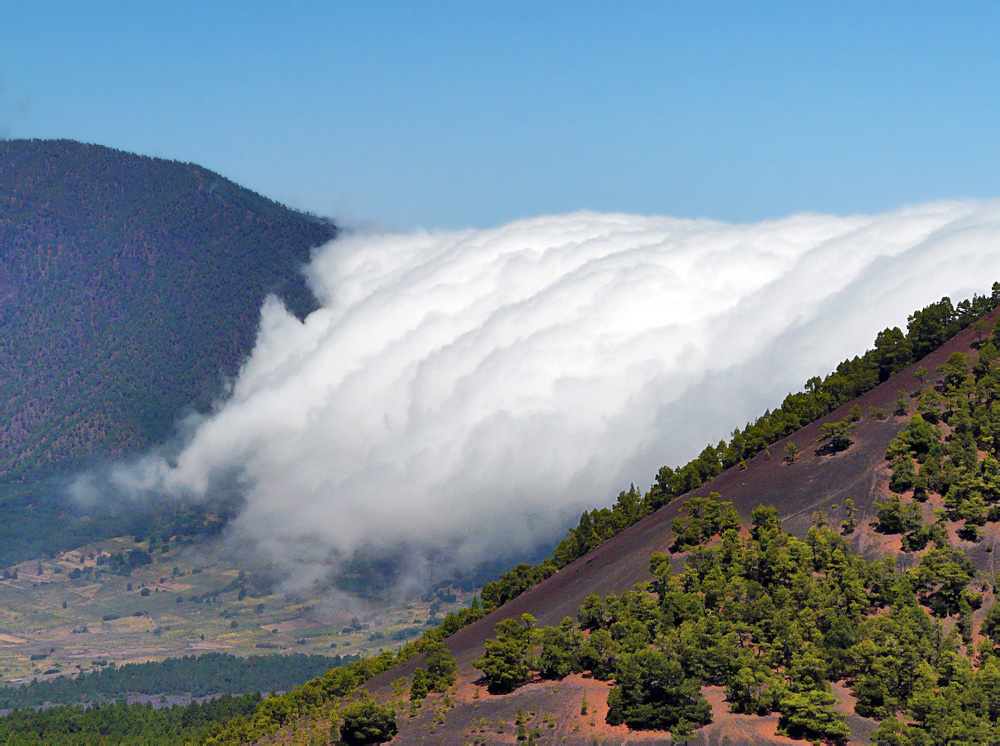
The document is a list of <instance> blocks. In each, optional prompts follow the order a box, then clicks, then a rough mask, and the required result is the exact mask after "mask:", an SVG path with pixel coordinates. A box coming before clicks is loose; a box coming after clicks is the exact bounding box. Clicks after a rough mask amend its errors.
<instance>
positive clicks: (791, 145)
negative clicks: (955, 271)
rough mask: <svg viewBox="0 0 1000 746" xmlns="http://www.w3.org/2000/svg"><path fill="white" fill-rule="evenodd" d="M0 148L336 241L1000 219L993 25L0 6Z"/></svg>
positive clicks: (800, 7)
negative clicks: (351, 231) (369, 235)
mask: <svg viewBox="0 0 1000 746" xmlns="http://www.w3.org/2000/svg"><path fill="white" fill-rule="evenodd" d="M0 18H2V19H3V21H2V23H0V128H2V131H3V132H4V133H5V134H6V136H8V137H69V138H74V139H79V140H85V141H89V142H97V143H101V144H105V145H110V146H113V147H117V148H121V149H124V150H131V151H136V152H140V153H145V154H149V155H157V156H163V157H168V158H176V159H179V160H185V161H194V162H197V163H200V164H202V165H204V166H207V167H209V168H212V169H214V170H216V171H219V172H220V173H222V174H223V175H225V176H227V177H229V178H232V179H234V180H235V181H237V182H239V183H242V184H244V185H246V186H249V187H251V188H253V189H255V190H257V191H260V192H262V193H264V194H266V195H268V196H270V197H273V198H275V199H278V200H280V201H283V202H285V203H287V204H290V205H293V206H296V207H299V208H302V209H308V210H311V211H313V212H316V213H320V214H324V215H329V216H332V217H334V218H337V219H339V220H341V221H345V222H348V223H360V222H362V221H376V222H379V223H383V224H385V225H388V226H390V227H396V228H410V227H413V226H423V227H427V228H437V227H446V228H453V227H466V226H475V227H485V226H490V225H496V224H499V223H503V222H506V221H508V220H512V219H515V218H519V217H529V216H536V215H541V214H547V213H560V212H567V211H571V210H576V209H582V208H586V209H593V210H601V211H627V212H636V213H657V214H668V215H678V216H688V217H694V216H708V217H713V218H719V219H724V220H732V221H756V220H762V219H767V218H772V217H777V216H782V215H787V214H789V213H792V212H797V211H803V210H807V211H820V212H833V213H840V214H844V213H851V212H878V211H883V210H887V209H891V208H893V207H897V206H899V205H902V204H906V203H913V202H920V201H924V200H928V199H936V198H942V197H991V196H1000V188H998V175H1000V82H998V80H1000V76H998V73H1000V45H998V44H997V43H996V40H997V38H1000V3H996V2H987V3H975V2H967V3H961V4H948V3H922V2H878V3H871V2H863V3H851V2H838V3H812V2H808V3H804V2H787V3H785V2H747V3H735V2H734V3H711V2H710V3H683V4H682V3H679V2H678V3H667V2H663V3H644V2H608V3H595V2H572V3H562V2H538V3H524V2H495V3H485V2H484V3H468V2H462V3H440V2H419V3H418V2H368V3H360V2H359V3H351V4H346V3H334V2H314V3H309V2H285V3H263V2H260V3H255V2H239V3H237V2H198V3H193V2H192V3H185V2H171V3H152V2H143V3H140V2H120V3H107V2H90V3H75V2H73V3H71V2H63V3H53V2H44V0H42V1H35V2H30V3H22V2H14V1H13V0H0Z"/></svg>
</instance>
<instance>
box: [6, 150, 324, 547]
mask: <svg viewBox="0 0 1000 746" xmlns="http://www.w3.org/2000/svg"><path fill="white" fill-rule="evenodd" d="M335 233H336V229H335V228H334V226H333V225H332V224H330V223H329V222H327V221H325V220H320V219H317V218H314V217H311V216H308V215H303V214H300V213H297V212H294V211H292V210H289V209H288V208H286V207H283V206H282V205H279V204H277V203H275V202H273V201H271V200H268V199H266V198H264V197H261V196H260V195H258V194H254V193H253V192H251V191H249V190H247V189H244V188H242V187H240V186H238V185H236V184H234V183H233V182H231V181H229V180H227V179H224V178H223V177H221V176H219V175H218V174H215V173H212V172H211V171H208V170H206V169H204V168H201V167H200V166H196V165H194V164H190V163H179V162H176V161H167V160H162V159H159V158H147V157H143V156H138V155H133V154H130V153H124V152H121V151H117V150H112V149H110V148H105V147H101V146H98V145H85V144H82V143H78V142H72V141H68V140H54V141H44V140H30V141H28V140H12V141H2V142H0V516H3V517H4V519H5V520H3V521H0V564H5V565H6V564H10V563H11V562H14V561H18V560H21V559H24V558H27V557H31V556H39V555H41V554H52V553H54V552H57V551H61V550H64V549H70V548H73V547H75V546H79V545H80V544H83V543H86V542H87V541H90V540H93V539H95V538H103V537H107V536H113V535H116V534H120V533H125V532H127V531H129V530H131V527H132V522H133V519H134V518H135V516H130V515H123V514H122V513H121V512H120V511H119V510H117V509H116V510H115V511H110V512H107V513H106V514H104V515H99V516H97V517H98V518H99V520H95V521H92V522H90V523H87V522H83V521H81V520H79V517H78V516H75V515H73V514H72V512H71V511H70V510H69V508H68V507H67V506H66V505H64V504H63V503H62V501H60V500H58V499H56V498H55V497H54V495H53V492H55V491H56V488H55V487H54V486H53V485H50V484H49V483H47V482H46V481H45V480H46V478H48V477H51V476H52V475H56V474H60V473H62V474H65V473H66V472H68V471H70V470H72V469H76V468H79V467H84V466H87V465H90V464H93V463H94V462H96V461H101V460H106V459H120V458H122V457H125V456H127V455H129V454H131V453H134V452H136V451H138V450H140V449H143V448H145V447H147V446H149V445H151V444H157V443H160V442H162V441H163V440H164V439H166V438H167V437H169V436H170V434H171V433H172V429H173V427H174V424H175V423H176V422H177V420H178V418H179V416H181V415H182V414H184V413H185V412H186V411H188V410H189V409H204V408H205V407H206V406H207V405H208V404H209V403H210V402H211V401H213V400H214V399H215V398H216V397H217V396H219V395H220V394H221V393H222V390H223V386H224V384H225V380H226V378H227V377H231V376H234V375H235V373H236V372H237V370H238V367H239V365H240V363H241V362H242V361H243V360H244V358H245V357H246V356H247V355H248V354H249V352H250V350H251V348H252V345H253V342H254V338H255V330H256V328H257V322H258V315H259V312H260V307H261V303H262V301H263V299H264V297H265V296H266V295H267V294H268V293H277V294H278V295H280V296H281V297H282V298H284V299H285V301H286V302H287V303H288V305H289V307H290V308H291V309H292V310H293V311H294V312H296V313H298V314H305V313H307V312H308V311H310V310H311V309H312V308H313V307H314V303H315V301H314V299H313V298H312V296H311V294H310V293H309V291H308V289H307V288H306V286H305V284H304V281H303V278H302V277H301V275H300V272H299V269H300V267H301V266H302V265H303V264H304V263H305V262H306V261H307V260H308V259H309V257H310V250H311V248H312V247H314V246H317V245H318V244H321V243H324V242H326V241H327V240H329V239H330V238H332V237H333V236H334V235H335ZM229 507H231V506H229ZM226 510H227V509H226V508H223V509H221V511H220V510H219V509H216V514H217V516H218V517H221V518H223V519H225V518H226V515H227V512H226ZM169 512H170V515H168V516H166V520H165V521H161V523H162V522H165V523H168V524H175V523H176V524H186V525H187V527H188V528H190V529H192V530H193V531H194V532H195V533H201V532H202V531H203V529H204V528H205V526H203V525H200V524H203V523H204V519H205V515H204V512H203V511H200V512H199V514H198V515H197V516H193V517H192V516H191V515H188V513H190V511H185V510H183V509H178V510H174V509H170V511H169ZM175 513H176V515H175ZM147 522H148V520H147ZM171 528H173V526H172V525H171ZM209 528H211V527H209ZM174 530H175V531H176V530H177V529H176V528H174ZM184 530H186V529H184Z"/></svg>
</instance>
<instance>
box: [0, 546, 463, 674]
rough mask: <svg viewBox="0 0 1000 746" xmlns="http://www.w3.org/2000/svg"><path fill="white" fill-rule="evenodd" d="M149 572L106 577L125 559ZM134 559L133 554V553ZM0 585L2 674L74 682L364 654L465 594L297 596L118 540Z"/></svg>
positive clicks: (208, 561) (30, 565) (193, 559)
mask: <svg viewBox="0 0 1000 746" xmlns="http://www.w3.org/2000/svg"><path fill="white" fill-rule="evenodd" d="M137 549H138V550H141V552H142V553H143V554H148V556H149V558H150V560H151V562H150V563H149V564H145V565H141V566H138V567H135V568H134V569H132V570H131V572H130V573H129V574H127V575H126V574H121V569H120V566H119V572H115V571H114V569H113V568H114V567H115V565H114V563H113V562H111V561H109V560H110V559H111V558H112V556H113V555H117V554H119V553H120V554H121V555H122V556H123V557H127V556H128V555H129V553H130V552H133V550H137ZM140 556H141V555H140ZM3 575H4V577H3V578H2V579H0V677H2V679H3V680H4V681H6V682H21V681H28V680H31V679H32V678H35V677H37V678H47V677H50V676H57V675H61V674H62V675H65V674H73V673H76V672H78V671H88V670H91V669H93V668H95V667H99V666H101V665H106V664H107V663H110V662H115V663H124V662H142V661H149V660H160V659H163V658H166V657H172V656H179V655H191V654H197V653H203V652H208V651H220V652H228V653H232V654H234V655H263V654H268V653H292V652H297V653H307V654H308V653H315V654H323V655H334V654H339V655H349V654H358V653H361V654H369V653H374V652H377V651H378V650H380V649H389V648H395V647H397V646H398V645H400V644H401V643H402V642H404V641H406V640H407V639H411V638H413V637H416V636H417V635H418V634H420V632H421V631H422V630H423V629H424V627H425V626H426V625H427V623H428V620H430V619H432V618H434V619H436V618H437V617H438V616H440V615H443V614H445V613H447V612H448V611H451V610H454V609H457V608H459V607H460V606H462V605H464V604H465V603H467V602H468V600H469V598H470V596H471V594H461V593H459V594H458V595H457V596H455V595H453V594H452V593H450V592H445V593H441V594H439V597H438V598H435V599H433V602H432V601H431V600H411V601H402V602H397V603H388V602H385V601H378V600H363V601H361V600H358V599H352V600H348V597H347V596H346V595H343V594H339V593H335V592H333V593H328V594H324V595H323V596H322V597H317V598H304V597H299V596H296V595H293V594H284V593H275V592H273V591H272V590H269V589H264V588H260V587H258V586H257V585H256V584H255V583H254V582H253V579H252V578H251V577H248V576H247V575H246V574H244V573H241V572H240V570H239V569H238V568H237V567H235V566H234V564H233V563H232V562H231V561H227V560H222V559H219V558H218V557H216V556H214V555H209V554H206V553H205V551H204V548H199V547H198V546H192V545H182V544H178V543H177V542H176V541H170V542H167V543H162V542H161V543H159V544H156V545H154V546H153V547H150V545H149V542H142V543H136V542H135V541H133V540H132V539H131V538H127V537H120V538H116V539H109V540H106V541H101V542H97V543H94V544H90V545H87V546H85V547H82V548H81V549H77V550H73V551H69V552H65V553H63V554H61V555H59V556H58V557H56V558H54V559H44V560H40V561H38V560H32V561H30V562H24V563H21V564H19V565H17V566H16V567H9V568H6V570H5V572H4V573H3Z"/></svg>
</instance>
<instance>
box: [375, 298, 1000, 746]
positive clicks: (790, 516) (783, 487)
mask: <svg viewBox="0 0 1000 746" xmlns="http://www.w3.org/2000/svg"><path fill="white" fill-rule="evenodd" d="M998 316H1000V311H997V312H993V313H992V314H991V315H990V317H989V321H990V323H991V324H992V323H994V322H995V321H996V319H997V317H998ZM974 340H975V332H974V331H973V330H972V329H971V328H969V329H966V330H965V331H963V332H961V333H959V334H958V335H957V336H955V337H954V338H953V339H952V340H950V341H949V342H947V343H946V344H945V345H944V346H943V347H941V348H939V349H938V350H936V351H935V352H933V353H931V354H930V355H928V356H927V357H926V358H924V359H923V360H921V361H920V362H918V363H915V364H913V365H911V366H910V367H909V368H907V369H905V370H903V371H901V372H900V373H899V374H897V375H896V376H894V377H892V378H890V379H889V380H888V381H886V382H885V383H883V384H881V385H880V386H878V387H877V388H875V389H873V390H871V391H869V392H868V393H866V394H864V395H863V396H861V397H859V398H858V399H856V400H854V401H852V402H850V403H849V404H846V405H844V406H843V407H841V408H840V409H838V410H836V411H834V412H832V413H831V414H829V415H828V416H826V417H824V418H822V419H821V420H818V421H817V422H814V423H812V424H810V425H808V426H806V427H804V428H802V429H801V430H799V431H797V432H796V433H794V434H792V435H791V436H790V437H788V438H786V439H785V440H782V441H779V442H778V443H776V444H774V445H772V446H771V448H770V453H771V455H770V456H768V455H767V453H763V454H759V455H758V456H756V457H754V458H753V459H751V460H750V461H749V462H748V463H747V468H746V469H740V468H738V467H736V468H733V469H730V470H728V471H726V472H724V473H723V474H721V475H720V476H718V477H717V478H716V479H714V480H713V481H712V482H710V483H709V484H707V485H705V486H703V487H702V488H699V489H698V490H696V491H694V492H692V493H689V495H685V496H684V497H681V498H678V499H677V500H675V501H674V502H673V503H671V504H670V505H667V506H666V507H664V508H662V509H661V510H659V511H658V512H656V513H655V514H653V515H651V516H649V517H647V518H645V519H643V520H642V521H640V522H639V523H637V524H636V525H634V526H632V527H631V528H629V529H627V530H625V531H623V532H622V533H620V534H619V535H618V536H616V537H614V538H613V539H611V540H609V541H607V542H605V543H604V544H603V545H601V546H599V547H598V548H597V549H595V550H594V551H592V552H591V553H590V554H588V555H586V556H584V557H581V558H580V559H578V560H577V561H576V562H574V563H572V564H570V565H569V566H567V567H565V568H563V569H562V570H560V571H559V572H557V573H556V574H555V575H553V576H552V577H551V578H549V579H548V580H546V581H545V582H543V583H541V584H540V585H538V586H536V587H534V588H532V589H531V590H529V591H527V592H526V593H524V594H523V595H521V596H519V597H518V598H516V599H514V600H513V601H511V602H510V603H508V604H506V605H505V606H503V607H501V608H500V609H498V610H497V611H495V612H493V613H492V614H490V615H489V616H487V617H486V618H484V619H482V620H480V621H479V622H477V623H475V624H472V625H470V626H469V627H466V628H465V629H463V630H461V631H459V632H458V633H456V634H455V635H453V636H452V637H450V638H448V642H447V645H448V647H449V648H450V649H451V650H452V652H453V653H454V654H455V657H456V658H457V659H458V663H459V669H460V679H461V680H463V681H466V682H470V681H473V680H475V679H476V678H478V676H479V675H480V674H479V672H478V671H477V670H476V669H475V668H473V666H472V661H473V660H475V659H476V658H477V657H478V656H479V655H480V654H481V653H482V647H483V643H484V641H485V640H486V639H488V638H490V637H492V636H493V626H494V624H496V622H498V621H500V620H501V619H504V618H508V617H520V615H521V614H524V613H529V614H532V615H533V616H535V617H536V619H537V620H538V623H539V625H547V624H557V623H558V622H559V621H560V620H561V619H563V618H564V617H566V616H570V617H573V618H575V617H576V611H577V608H578V607H579V606H580V604H581V603H582V602H583V600H584V598H586V596H587V595H588V594H590V593H598V594H601V595H606V594H609V593H620V592H621V591H623V590H625V589H628V588H630V587H631V586H632V585H634V584H635V583H637V582H641V581H644V580H649V579H651V576H650V575H649V571H648V562H649V557H650V555H652V554H653V552H656V551H665V550H666V548H667V547H668V546H669V545H670V543H671V541H672V538H671V536H670V522H671V521H672V520H673V518H674V517H676V515H677V512H678V508H679V507H680V504H681V503H682V502H683V501H684V500H685V499H686V498H687V497H689V496H691V495H697V494H708V493H709V492H712V491H716V492H720V493H721V494H722V496H723V498H724V499H725V500H729V501H732V502H733V504H734V506H735V507H736V508H737V509H738V510H739V512H740V515H741V517H743V518H744V519H745V520H747V519H749V517H750V514H751V513H752V511H753V509H754V508H755V507H756V506H758V505H760V504H769V505H774V506H776V507H777V508H778V509H779V511H780V512H781V515H782V517H783V519H784V522H785V527H786V529H788V530H790V531H792V532H793V533H798V534H803V533H805V531H806V530H807V529H808V528H809V526H810V525H811V522H812V513H813V511H814V510H821V509H827V510H828V509H830V507H831V506H832V505H834V504H839V505H843V503H844V500H845V499H847V498H848V497H850V498H853V499H854V501H855V502H856V504H857V507H858V509H859V514H858V521H859V525H863V524H864V523H866V522H867V521H868V520H870V519H871V518H873V516H874V510H873V508H872V503H873V501H874V499H875V497H876V496H877V494H878V484H877V475H878V472H879V470H880V469H881V468H882V467H883V466H884V464H885V459H884V456H885V451H886V447H887V446H888V444H889V442H890V441H891V440H892V438H893V437H894V436H895V435H896V434H897V433H898V432H899V431H900V430H901V429H902V428H903V427H904V426H905V425H906V422H907V421H908V419H909V418H908V417H891V416H890V417H889V418H888V419H887V420H883V421H878V420H876V419H874V418H872V417H871V416H870V415H869V408H870V407H873V406H875V407H884V408H886V409H887V410H890V411H891V409H892V404H893V402H894V401H895V400H896V398H897V397H898V396H899V394H900V393H903V394H905V395H907V396H909V395H911V394H913V393H915V392H916V391H917V389H918V387H919V383H918V381H917V380H916V378H915V377H914V375H913V373H914V371H916V369H917V368H918V367H919V366H920V365H923V366H925V367H926V368H927V369H928V370H929V371H934V370H935V368H936V367H937V366H938V365H941V364H943V363H944V362H945V361H946V360H947V358H948V356H949V355H950V354H951V353H953V352H957V351H962V352H969V351H970V348H971V345H972V343H973V341H974ZM930 380H936V379H929V381H928V384H927V385H930ZM855 404H860V405H861V407H862V410H863V412H864V416H863V418H862V420H861V422H860V423H858V426H857V428H856V429H855V431H854V433H853V437H854V440H855V443H854V445H852V446H851V447H850V448H849V449H848V450H847V451H845V452H843V453H840V454H837V455H836V456H828V455H819V454H818V452H817V451H818V449H819V447H820V445H821V443H820V441H819V437H820V428H821V427H822V425H823V424H824V423H826V422H831V421H836V420H840V419H843V418H844V417H845V416H846V415H847V413H848V411H849V410H850V408H851V407H853V406H854V405H855ZM787 441H793V442H794V443H795V444H796V445H797V446H798V447H799V448H800V449H801V451H802V453H801V455H800V456H799V458H798V460H797V461H796V463H795V464H792V465H787V464H785V463H783V461H782V454H783V452H784V447H785V444H786V442H787ZM863 535H864V532H862V531H859V532H858V536H856V537H855V539H854V541H855V549H860V550H862V551H864V550H865V549H866V547H865V546H859V544H860V543H861V542H863V541H864V539H863ZM970 556H972V557H973V558H975V557H976V554H975V552H970ZM420 663H421V658H420V657H418V658H416V659H413V660H411V661H409V662H408V663H407V664H405V665H403V666H401V667H399V668H396V669H394V670H392V671H390V672H388V673H387V674H384V675H383V676H381V677H379V678H377V679H375V680H374V681H373V682H372V686H371V687H370V688H371V689H372V691H377V692H380V693H386V692H387V691H388V686H389V682H390V681H392V680H395V679H397V678H399V677H401V676H409V675H411V674H412V671H413V669H414V668H415V667H416V666H417V665H419V664H420ZM536 690H537V692H542V691H543V688H542V687H540V686H539V687H528V688H526V689H525V690H523V693H522V694H521V695H520V696H519V697H518V698H510V702H512V703H513V704H511V705H510V706H509V707H508V708H506V709H510V710H511V711H510V712H506V711H505V714H506V716H507V720H508V721H511V720H512V719H513V710H514V709H516V708H517V706H518V705H523V706H524V708H525V709H526V710H527V709H529V708H531V707H536V706H539V705H538V703H535V702H533V701H529V700H531V698H532V697H533V696H535V695H533V694H530V692H534V691H536ZM570 691H572V692H573V694H572V695H569V694H568V693H567V694H564V697H569V696H576V697H579V692H577V691H576V689H574V688H572V687H567V692H570ZM538 696H541V695H540V694H539V695H538ZM591 701H592V702H593V701H595V699H594V697H591ZM564 704H565V703H564ZM573 704H575V706H576V707H579V699H577V700H576V701H575V703H570V706H569V709H567V710H566V711H567V712H569V711H570V710H571V709H572V706H573ZM495 706H496V707H500V703H499V702H498V703H497V704H496V705H495ZM484 708H485V703H482V704H480V703H479V702H476V703H472V702H470V703H469V704H468V705H467V706H459V707H458V708H457V709H456V710H455V711H453V712H452V714H451V715H449V718H448V720H449V725H448V726H446V728H447V729H448V730H447V732H448V733H449V734H451V736H454V737H456V738H457V737H459V736H460V735H461V734H464V733H466V732H467V731H468V728H469V727H470V726H469V724H470V723H474V722H475V720H476V718H478V717H480V715H479V714H478V711H479V710H481V709H484ZM551 708H552V709H555V705H551ZM466 709H467V710H468V712H465V710H466ZM564 709H565V708H564ZM473 710H475V712H473ZM401 722H403V723H404V725H403V729H402V731H401V734H400V738H399V739H398V742H399V743H409V742H413V741H416V740H418V739H419V737H420V735H419V734H418V731H417V730H414V729H417V728H418V727H419V724H418V723H415V722H414V723H413V724H412V725H410V722H411V721H406V720H402V721H401ZM849 722H850V724H851V726H852V728H853V729H854V730H855V732H856V733H858V732H864V731H865V729H866V728H867V729H869V730H870V728H871V727H872V725H871V723H870V722H867V723H866V721H863V719H861V718H856V717H853V716H852V718H851V719H850V720H849ZM411 730H412V731H413V732H410V731H411ZM420 733H422V731H421V732H420ZM442 733H443V730H441V729H439V730H438V734H439V735H441V734H442ZM712 733H713V734H714V735H715V736H718V737H719V738H721V735H719V734H717V733H714V731H712ZM772 733H773V728H772ZM607 735H608V736H610V737H611V738H612V739H615V738H621V737H622V735H623V734H622V733H617V734H607ZM451 736H443V735H441V737H443V738H445V741H442V742H447V740H448V738H450V737H451ZM647 736H649V734H647ZM702 736H703V737H704V738H709V733H708V732H707V731H706V733H705V734H702ZM568 738H569V741H570V742H574V736H568ZM652 738H653V739H654V740H655V737H652ZM740 738H741V739H743V741H744V742H753V741H754V740H755V739H754V738H751V737H749V736H748V735H747V734H743V735H742V736H741V737H740ZM584 741H586V742H589V738H585V739H583V740H582V741H581V742H584ZM761 742H773V739H772V738H770V737H765V736H762V737H761Z"/></svg>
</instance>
